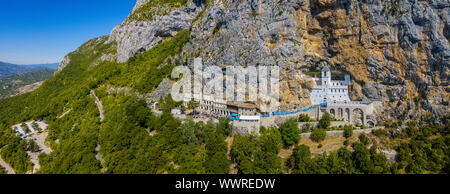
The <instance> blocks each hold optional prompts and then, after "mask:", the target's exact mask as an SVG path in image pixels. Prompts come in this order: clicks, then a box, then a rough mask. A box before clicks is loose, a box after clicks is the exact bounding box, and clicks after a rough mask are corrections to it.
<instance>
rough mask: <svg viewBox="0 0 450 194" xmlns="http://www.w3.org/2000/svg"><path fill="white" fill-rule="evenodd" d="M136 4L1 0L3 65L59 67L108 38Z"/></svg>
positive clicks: (117, 0) (109, 0)
mask: <svg viewBox="0 0 450 194" xmlns="http://www.w3.org/2000/svg"><path fill="white" fill-rule="evenodd" d="M135 2H136V0H21V1H16V0H0V61H3V62H10V63H14V64H39V63H55V62H59V61H61V60H62V58H63V57H64V56H65V55H66V54H67V53H69V52H71V51H73V50H75V49H77V48H78V47H79V46H80V45H81V44H83V43H84V42H86V41H87V40H89V39H92V38H95V37H99V36H103V35H108V34H109V33H110V32H111V30H112V29H113V28H114V26H116V25H119V24H121V23H122V21H123V20H125V18H126V17H127V16H128V14H129V13H130V12H131V10H132V9H133V6H134V4H135Z"/></svg>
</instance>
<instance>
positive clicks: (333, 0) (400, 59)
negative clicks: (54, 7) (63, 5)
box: [60, 0, 450, 117]
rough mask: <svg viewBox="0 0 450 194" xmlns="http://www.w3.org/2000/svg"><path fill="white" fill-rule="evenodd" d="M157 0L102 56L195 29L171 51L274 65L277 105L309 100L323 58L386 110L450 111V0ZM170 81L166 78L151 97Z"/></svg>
mask: <svg viewBox="0 0 450 194" xmlns="http://www.w3.org/2000/svg"><path fill="white" fill-rule="evenodd" d="M155 2H157V1H150V0H138V1H137V3H136V6H135V7H134V9H133V12H132V13H131V14H130V16H129V17H128V18H127V19H126V20H125V21H124V22H123V24H122V25H120V26H117V27H115V28H114V29H113V30H112V32H111V35H110V36H109V39H108V41H106V43H111V42H115V43H116V49H117V54H114V55H105V56H104V57H103V56H102V60H111V59H116V61H117V62H125V61H127V60H128V59H129V58H130V57H132V56H134V55H136V54H137V53H140V52H143V51H145V50H148V49H150V48H152V47H154V46H155V45H157V44H159V43H160V42H162V41H164V40H165V39H166V38H170V37H172V36H173V35H175V34H176V33H177V32H179V31H180V30H183V29H188V28H191V37H190V40H189V41H188V43H186V44H185V45H184V48H183V50H182V52H181V53H180V55H179V56H176V57H174V58H176V59H174V60H176V61H180V64H188V65H193V63H192V61H193V59H194V58H195V57H201V58H202V59H203V63H204V64H205V65H217V66H222V67H225V65H232V66H244V67H247V66H258V65H265V66H279V67H280V68H281V72H280V92H281V93H280V100H281V105H282V108H283V107H292V106H294V105H301V106H307V105H310V103H311V102H310V100H309V94H310V92H311V88H312V87H314V82H312V79H311V77H310V76H308V75H307V72H310V71H318V70H320V67H322V66H324V65H328V66H330V67H331V70H332V71H339V72H344V73H349V74H350V75H351V77H352V80H353V84H352V88H351V89H352V93H351V96H352V98H353V99H355V100H365V101H366V100H368V101H370V100H382V102H383V105H384V107H385V112H384V115H382V116H384V117H394V116H395V115H399V114H401V113H402V112H404V111H406V112H408V114H410V115H409V116H411V115H413V114H414V115H413V116H417V117H422V116H423V114H429V113H431V114H433V115H434V116H436V117H442V116H444V115H446V114H449V109H448V101H449V100H450V99H449V98H450V96H449V94H448V92H449V91H450V88H449V84H448V82H449V79H448V78H449V73H450V71H449V61H450V46H449V30H448V29H449V27H450V21H449V18H450V2H449V0H428V1H425V0H408V1H406V0H405V1H381V0H358V1H355V0H283V1H280V0H247V1H230V0H211V1H208V4H205V1H202V0H188V1H187V3H186V4H183V5H181V4H176V5H174V4H155ZM152 3H153V4H152ZM149 5H151V6H149ZM143 10H144V11H143ZM69 60H70V59H69V58H67V59H66V58H65V59H64V61H63V62H62V63H61V65H60V68H61V69H62V68H63V67H64V66H65V64H67V61H69ZM238 82H241V83H238V84H243V82H244V80H238ZM170 87H171V83H170V82H168V81H164V82H162V83H161V85H160V87H159V88H158V89H157V90H156V91H155V92H154V96H155V97H159V96H161V95H164V94H165V93H164V92H163V90H166V91H169V89H168V88H170ZM152 96H153V95H152ZM412 110H414V111H412Z"/></svg>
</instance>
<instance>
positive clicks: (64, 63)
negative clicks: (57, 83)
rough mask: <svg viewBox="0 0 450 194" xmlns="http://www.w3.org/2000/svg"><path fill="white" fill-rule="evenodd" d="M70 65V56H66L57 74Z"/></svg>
mask: <svg viewBox="0 0 450 194" xmlns="http://www.w3.org/2000/svg"><path fill="white" fill-rule="evenodd" d="M69 63H70V57H69V55H66V56H64V59H63V60H62V61H61V62H60V63H59V65H58V69H57V70H56V71H55V74H56V73H58V72H60V71H62V70H63V69H64V68H65V67H66V66H67V64H69Z"/></svg>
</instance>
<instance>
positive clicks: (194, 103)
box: [188, 98, 200, 115]
mask: <svg viewBox="0 0 450 194" xmlns="http://www.w3.org/2000/svg"><path fill="white" fill-rule="evenodd" d="M199 104H200V103H199V102H197V101H195V100H194V98H192V99H191V100H190V101H189V102H188V109H189V110H193V111H194V115H195V109H196V108H197V107H198V106H199Z"/></svg>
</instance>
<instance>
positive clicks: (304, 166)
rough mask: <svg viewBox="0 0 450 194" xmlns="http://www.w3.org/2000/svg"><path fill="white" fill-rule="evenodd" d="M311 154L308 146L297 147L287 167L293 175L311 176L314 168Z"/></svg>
mask: <svg viewBox="0 0 450 194" xmlns="http://www.w3.org/2000/svg"><path fill="white" fill-rule="evenodd" d="M312 162H313V161H312V159H311V152H310V151H309V147H308V146H306V145H300V146H298V145H296V146H295V148H294V150H293V152H292V155H291V157H289V159H288V160H287V166H288V167H289V168H291V169H292V173H293V174H309V173H311V167H312V165H313V164H312Z"/></svg>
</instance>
